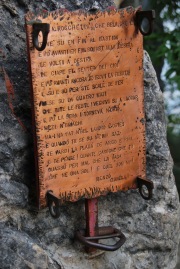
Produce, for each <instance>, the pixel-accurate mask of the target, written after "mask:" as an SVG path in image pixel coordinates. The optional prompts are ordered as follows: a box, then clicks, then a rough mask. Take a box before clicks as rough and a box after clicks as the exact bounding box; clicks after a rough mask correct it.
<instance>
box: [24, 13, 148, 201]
mask: <svg viewBox="0 0 180 269" xmlns="http://www.w3.org/2000/svg"><path fill="white" fill-rule="evenodd" d="M135 13H136V11H135V10H134V9H133V8H128V9H123V10H120V11H116V10H111V11H106V12H98V13H96V14H88V13H83V12H74V13H70V12H63V11H61V10H60V11H57V12H54V13H49V14H47V15H46V16H44V15H39V16H38V17H33V15H32V14H29V15H27V17H26V23H27V36H28V46H29V56H30V66H31V74H32V92H33V106H34V119H35V127H36V144H37V163H38V179H39V192H40V206H43V205H45V195H46V192H47V191H48V190H52V191H53V193H54V194H55V195H57V196H58V197H59V198H60V199H61V200H62V201H66V200H69V201H76V200H78V199H80V198H82V197H86V198H92V197H97V196H99V195H104V194H106V193H108V192H116V191H119V190H127V189H129V188H133V187H134V185H135V182H136V181H135V180H136V177H137V176H144V175H145V126H144V124H145V122H144V108H143V98H144V97H143V70H142V54H143V49H142V36H141V34H139V33H138V31H137V29H136V26H135V22H134V16H135ZM37 20H38V21H40V22H44V23H49V24H50V33H49V35H48V42H47V46H46V48H45V49H44V50H43V51H38V50H36V49H35V48H34V47H33V44H32V23H31V22H32V21H33V22H34V21H37ZM40 40H41V37H40V38H39V42H41V41H40Z"/></svg>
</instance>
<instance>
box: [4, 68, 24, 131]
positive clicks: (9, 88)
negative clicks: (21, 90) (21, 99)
mask: <svg viewBox="0 0 180 269" xmlns="http://www.w3.org/2000/svg"><path fill="white" fill-rule="evenodd" d="M2 70H3V73H4V79H5V85H6V90H7V96H8V104H9V108H10V110H11V112H12V114H13V116H14V117H15V118H16V120H17V121H18V123H19V124H20V126H21V127H22V128H23V130H24V131H27V129H26V127H25V126H24V124H23V123H22V121H21V120H20V119H19V118H18V117H17V116H16V114H15V112H14V106H13V101H14V99H15V94H14V88H13V84H12V82H11V80H10V78H9V76H8V74H7V73H6V71H5V69H4V67H3V68H2Z"/></svg>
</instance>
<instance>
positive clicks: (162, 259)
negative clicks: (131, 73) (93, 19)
mask: <svg viewBox="0 0 180 269" xmlns="http://www.w3.org/2000/svg"><path fill="white" fill-rule="evenodd" d="M112 4H113V3H112V2H111V1H103V0H102V1H94V0H91V1H89V0H88V1H83V0H76V1H75V0H74V1H73V0H68V1H65V0H62V1H55V0H47V1H32V0H16V1H7V0H6V1H1V2H0V18H1V19H0V30H1V39H0V49H1V50H0V61H1V70H0V245H1V247H0V268H1V269H9V268H10V269H12V268H13V269H24V268H33V269H38V268H39V269H42V268H43V269H44V268H50V269H51V268H52V269H57V268H64V269H81V268H82V269H84V268H87V269H174V268H175V266H176V260H177V249H178V247H177V246H178V242H179V200H178V194H177V190H176V186H175V182H174V177H173V174H172V159H171V156H170V152H169V148H168V145H167V141H166V123H165V122H166V120H165V116H164V105H163V97H162V93H161V91H160V89H159V86H158V82H157V78H156V74H155V72H154V69H153V67H152V64H151V61H150V59H149V56H148V54H147V53H145V56H144V90H145V111H146V141H147V177H149V178H150V179H152V180H153V182H154V185H155V188H154V196H153V199H152V200H151V201H148V202H147V201H144V200H143V199H142V198H141V197H140V195H139V193H138V192H137V191H136V190H134V191H128V192H126V193H118V194H109V195H108V196H106V197H101V198H100V199H99V224H100V226H104V225H105V226H106V225H113V226H115V227H117V228H120V229H121V230H122V231H123V232H124V233H125V235H126V237H127V241H126V243H125V244H124V245H123V247H122V248H121V249H119V250H118V251H116V252H113V253H111V252H106V253H99V255H98V256H97V257H91V258H90V257H89V256H88V255H87V254H85V253H84V251H83V247H82V246H81V245H80V244H79V243H78V242H77V241H75V240H74V231H75V230H77V229H78V228H79V226H81V227H84V226H85V219H84V202H83V201H79V202H77V203H72V204H68V205H64V206H62V208H61V216H60V218H59V219H52V217H50V215H49V212H48V210H47V209H44V210H41V211H40V212H39V213H37V212H36V211H33V210H32V209H33V207H32V204H33V197H34V196H33V190H34V189H35V180H34V178H35V176H34V164H33V150H32V131H31V127H32V126H31V110H30V86H29V79H28V76H29V74H28V64H27V56H26V44H25V29H24V14H25V13H26V12H27V11H28V10H32V11H35V10H36V9H37V8H44V9H48V10H53V9H56V8H59V7H61V8H62V7H65V8H68V9H70V10H74V9H79V8H84V9H86V10H88V9H90V8H101V9H103V8H106V7H107V6H109V5H112ZM2 67H3V68H4V70H5V71H6V73H7V75H8V76H9V78H10V80H11V82H12V85H13V88H14V93H15V96H14V99H12V103H13V105H14V113H15V115H16V117H15V116H14V115H13V113H12V110H11V109H10V106H9V103H8V100H10V99H9V98H8V95H7V91H6V84H5V80H4V72H3V69H2ZM11 97H12V95H11ZM17 118H18V119H19V120H20V121H21V122H22V123H23V124H24V126H25V127H26V131H24V129H23V128H22V127H21V126H20V124H19V122H18V120H17ZM28 192H29V194H28ZM28 196H29V199H28Z"/></svg>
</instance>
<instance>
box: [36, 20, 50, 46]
mask: <svg viewBox="0 0 180 269" xmlns="http://www.w3.org/2000/svg"><path fill="white" fill-rule="evenodd" d="M49 31H50V24H49V23H33V32H32V39H33V45H34V47H35V48H36V49H37V50H38V51H42V50H44V49H45V48H46V44H47V38H48V34H49ZM40 32H41V33H42V44H41V46H39V37H38V36H39V33H40Z"/></svg>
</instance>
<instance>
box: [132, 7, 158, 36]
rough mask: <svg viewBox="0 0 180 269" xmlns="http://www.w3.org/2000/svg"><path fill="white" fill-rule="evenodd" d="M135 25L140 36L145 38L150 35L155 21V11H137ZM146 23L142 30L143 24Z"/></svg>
mask: <svg viewBox="0 0 180 269" xmlns="http://www.w3.org/2000/svg"><path fill="white" fill-rule="evenodd" d="M136 16H137V24H138V28H139V31H140V32H141V34H142V35H144V36H147V35H150V34H151V33H152V31H153V20H154V19H155V11H154V10H148V11H137V13H136ZM145 21H146V26H145V27H146V28H147V30H146V29H145V28H144V25H143V22H145Z"/></svg>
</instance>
